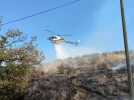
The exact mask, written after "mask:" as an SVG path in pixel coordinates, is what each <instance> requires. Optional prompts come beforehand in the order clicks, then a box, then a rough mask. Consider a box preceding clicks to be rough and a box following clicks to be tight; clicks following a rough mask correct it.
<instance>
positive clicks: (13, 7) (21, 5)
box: [0, 0, 134, 60]
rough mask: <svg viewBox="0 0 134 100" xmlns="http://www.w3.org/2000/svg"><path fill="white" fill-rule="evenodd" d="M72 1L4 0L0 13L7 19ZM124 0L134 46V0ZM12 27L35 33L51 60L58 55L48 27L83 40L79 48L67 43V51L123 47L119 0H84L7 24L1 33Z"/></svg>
mask: <svg viewBox="0 0 134 100" xmlns="http://www.w3.org/2000/svg"><path fill="white" fill-rule="evenodd" d="M69 1H73V0H1V2H0V16H3V22H7V21H10V20H13V19H16V18H21V17H24V16H27V15H30V14H33V13H36V12H39V11H42V10H45V9H48V8H51V7H55V6H57V5H60V4H63V3H66V2H69ZM125 1H126V2H125V8H126V20H127V26H128V34H129V46H130V49H134V45H133V43H134V28H133V26H134V25H133V24H134V19H133V18H134V13H133V11H134V6H133V5H134V0H125ZM12 28H19V29H20V30H22V31H24V32H25V33H26V34H27V35H29V36H31V35H36V36H37V37H38V44H39V46H38V48H40V49H41V50H43V51H44V53H45V54H46V57H47V58H48V59H49V60H50V59H54V58H55V52H54V48H53V45H52V44H51V43H50V42H49V41H48V40H47V37H48V36H49V35H48V33H46V32H45V31H44V30H45V29H46V28H48V29H51V30H53V31H55V32H57V33H61V34H72V37H66V39H67V40H81V43H80V45H79V47H73V46H70V47H69V46H68V45H67V47H66V48H67V50H68V51H70V52H72V51H71V50H72V48H73V49H75V50H73V53H74V52H75V53H76V52H77V54H79V53H80V52H81V51H82V52H84V53H90V52H94V51H96V52H97V51H115V50H120V49H123V39H122V30H121V28H122V27H121V19H120V8H119V0H81V1H80V2H78V3H76V4H73V5H70V6H68V7H64V8H61V9H57V10H55V11H52V12H49V13H46V14H42V15H39V16H36V17H33V18H30V19H27V20H24V21H21V22H17V23H14V24H9V25H5V26H3V27H2V31H1V33H3V32H5V31H6V30H7V29H12ZM1 33H0V34H1ZM69 48H70V49H69Z"/></svg>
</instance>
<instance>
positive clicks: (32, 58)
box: [0, 30, 43, 100]
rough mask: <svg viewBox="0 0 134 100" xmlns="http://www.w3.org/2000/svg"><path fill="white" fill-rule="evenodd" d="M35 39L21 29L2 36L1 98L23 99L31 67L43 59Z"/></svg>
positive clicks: (0, 42)
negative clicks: (27, 35) (27, 37)
mask: <svg viewBox="0 0 134 100" xmlns="http://www.w3.org/2000/svg"><path fill="white" fill-rule="evenodd" d="M35 41H36V38H35V37H32V38H31V40H30V41H28V40H27V39H26V37H25V36H24V33H23V32H21V31H19V30H9V31H8V32H7V33H5V34H4V35H1V36H0V100H21V99H20V97H23V95H24V94H25V92H26V89H27V87H28V81H29V78H30V75H31V69H32V68H33V66H35V65H37V64H39V63H41V61H42V59H43V56H42V53H41V52H39V51H38V50H37V49H36V47H35V46H36V44H35Z"/></svg>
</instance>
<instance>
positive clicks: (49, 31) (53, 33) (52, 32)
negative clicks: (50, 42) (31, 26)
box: [45, 29, 72, 36]
mask: <svg viewBox="0 0 134 100" xmlns="http://www.w3.org/2000/svg"><path fill="white" fill-rule="evenodd" d="M45 31H47V32H48V33H51V35H57V36H72V35H71V34H57V33H56V32H54V31H51V30H49V29H45Z"/></svg>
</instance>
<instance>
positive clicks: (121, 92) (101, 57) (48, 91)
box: [25, 52, 134, 100]
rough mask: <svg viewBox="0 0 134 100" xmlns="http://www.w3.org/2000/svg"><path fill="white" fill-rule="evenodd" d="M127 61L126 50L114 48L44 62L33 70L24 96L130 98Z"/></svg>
mask: <svg viewBox="0 0 134 100" xmlns="http://www.w3.org/2000/svg"><path fill="white" fill-rule="evenodd" d="M133 57H134V55H133V53H132V52H131V61H132V62H133ZM124 64H125V60H124V55H123V52H114V53H105V54H93V55H85V56H82V57H77V58H69V59H66V60H58V61H55V62H53V63H51V64H46V65H43V66H42V67H40V68H38V69H36V70H34V72H33V75H32V78H31V81H30V85H29V89H28V92H27V94H26V95H25V100H128V99H127V98H128V87H127V74H126V70H125V68H123V66H124ZM119 65H122V67H119V68H118V66H119ZM132 66H133V64H132Z"/></svg>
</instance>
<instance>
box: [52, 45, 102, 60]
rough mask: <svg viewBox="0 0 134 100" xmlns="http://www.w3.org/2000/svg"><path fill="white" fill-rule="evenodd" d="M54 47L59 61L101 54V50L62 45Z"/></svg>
mask: <svg viewBox="0 0 134 100" xmlns="http://www.w3.org/2000/svg"><path fill="white" fill-rule="evenodd" d="M54 47H55V51H56V57H57V59H66V58H69V57H77V56H83V55H87V54H93V53H100V51H99V50H97V49H95V48H88V47H76V46H68V45H62V44H55V45H54Z"/></svg>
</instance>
